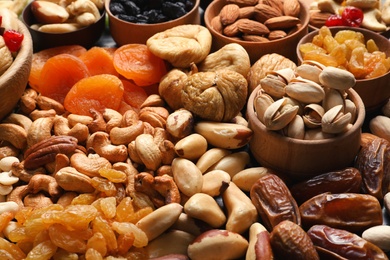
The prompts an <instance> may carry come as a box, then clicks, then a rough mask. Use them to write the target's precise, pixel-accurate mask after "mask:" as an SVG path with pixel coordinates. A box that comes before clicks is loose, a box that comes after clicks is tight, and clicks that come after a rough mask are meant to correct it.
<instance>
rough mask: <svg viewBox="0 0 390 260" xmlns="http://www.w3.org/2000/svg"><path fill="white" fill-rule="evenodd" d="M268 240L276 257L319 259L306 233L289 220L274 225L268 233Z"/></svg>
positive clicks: (306, 259)
mask: <svg viewBox="0 0 390 260" xmlns="http://www.w3.org/2000/svg"><path fill="white" fill-rule="evenodd" d="M270 242H271V247H272V250H273V252H274V254H275V256H276V259H296V260H298V259H302V260H303V259H305V260H316V259H320V258H319V256H318V253H317V251H316V249H315V247H314V245H313V242H312V241H311V240H310V238H309V236H308V235H307V233H306V232H305V231H304V230H303V229H302V228H301V227H300V226H299V225H297V224H295V223H294V222H291V221H289V220H285V221H282V222H280V223H279V224H278V225H276V226H275V227H274V229H273V230H272V232H271V233H270Z"/></svg>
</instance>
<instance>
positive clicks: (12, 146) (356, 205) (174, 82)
mask: <svg viewBox="0 0 390 260" xmlns="http://www.w3.org/2000/svg"><path fill="white" fill-rule="evenodd" d="M191 27H193V28H191ZM175 30H177V31H175ZM182 31H185V32H187V33H193V32H196V33H195V34H193V35H190V37H188V34H186V35H185V37H182V38H180V37H179V39H178V37H177V34H179V33H180V32H182ZM160 36H161V35H160ZM164 36H168V37H165V38H166V39H165V40H166V42H165V43H166V44H165V45H164V49H159V50H158V51H157V49H155V48H156V46H158V44H156V45H154V46H153V47H154V48H150V47H149V46H147V45H146V46H144V45H125V46H123V47H121V48H117V49H106V48H98V47H94V48H91V49H89V50H85V49H83V48H82V47H80V46H65V47H59V48H56V49H48V50H44V51H42V52H39V53H36V54H35V55H34V61H33V68H32V72H31V76H30V85H31V87H30V88H27V89H26V91H25V93H24V95H23V96H22V98H21V99H20V101H19V104H18V106H17V108H16V110H15V112H14V113H12V114H11V115H9V116H8V117H7V118H5V119H4V120H3V121H2V122H1V123H0V140H2V145H1V146H0V156H1V158H2V159H1V160H0V169H2V171H3V173H2V176H0V183H1V184H2V185H4V189H3V190H2V192H3V193H2V194H3V195H2V196H3V198H4V199H5V200H6V201H5V202H1V203H0V231H2V233H3V235H4V236H3V237H1V238H0V257H1V258H5V259H6V258H9V259H35V258H38V257H39V258H40V259H60V258H66V259H78V258H83V259H86V260H89V259H123V258H125V259H159V258H160V259H161V258H162V257H169V258H174V259H242V258H244V257H247V258H248V259H256V258H266V259H273V257H275V258H276V259H281V258H283V257H289V258H294V259H319V257H320V256H324V255H325V256H329V255H333V256H334V255H338V257H340V258H342V257H343V258H354V259H387V257H386V255H385V253H384V250H388V247H386V246H388V244H381V243H380V242H378V241H381V240H380V238H381V236H380V235H381V233H379V234H378V232H377V231H375V230H373V231H372V230H370V228H372V227H377V226H378V225H381V224H382V223H383V216H382V208H381V204H380V203H384V204H385V205H389V195H388V194H390V193H388V186H387V183H386V180H387V178H388V174H390V173H388V169H390V167H388V166H387V164H388V162H389V158H388V157H389V156H390V153H389V150H390V144H389V142H388V141H386V140H385V139H383V138H380V137H377V136H372V135H364V136H363V138H362V150H361V152H360V153H359V154H358V155H357V162H356V165H354V166H353V167H348V168H345V169H340V170H339V171H335V172H330V173H328V172H327V173H324V174H321V175H318V176H317V177H315V178H313V179H310V180H305V181H302V182H297V181H296V180H289V179H288V178H285V176H283V175H281V174H279V173H276V172H274V171H273V170H272V169H268V168H265V167H261V166H257V165H253V164H252V162H251V158H250V154H249V153H248V152H247V149H246V146H247V144H248V142H249V140H250V138H251V136H252V130H251V129H250V127H249V126H248V122H247V121H246V119H245V117H243V116H242V115H241V113H240V112H241V111H242V110H243V108H244V106H245V100H246V98H247V92H246V91H247V88H248V82H247V81H246V79H245V77H244V75H245V76H246V75H247V74H248V73H249V70H250V69H251V65H250V61H249V56H248V54H247V53H246V52H245V50H243V48H242V47H241V46H240V45H238V44H232V45H228V46H226V47H224V48H221V49H220V50H219V51H217V52H215V53H209V51H210V49H209V48H210V46H211V36H210V35H209V34H207V30H206V31H205V30H204V28H203V27H199V26H195V25H194V26H188V25H187V26H184V27H183V28H181V27H180V28H173V29H171V30H169V33H166V34H165V35H164ZM195 37H197V38H199V37H202V39H203V41H199V43H195V45H194V42H195V41H193V40H192V39H193V38H195ZM153 40H156V41H151V42H149V44H154V43H156V42H158V40H159V38H158V37H156V38H155V39H153ZM178 41H180V42H181V43H183V44H179V45H177V44H176V43H177V42H178ZM188 42H190V43H191V44H186V43H188ZM171 45H172V46H174V47H175V48H176V51H177V52H183V53H186V49H185V48H190V50H187V53H189V54H191V55H193V56H192V58H191V59H199V62H198V63H197V64H194V63H191V62H188V57H185V56H180V57H182V60H178V57H177V55H175V53H174V52H171V50H172V49H173V47H172V48H170V47H171ZM178 46H180V48H178ZM188 46H189V47H188ZM145 47H147V50H149V51H151V52H152V53H148V52H147V51H145V50H146V49H145ZM194 50H199V51H198V52H196V51H194ZM128 52H131V53H133V56H132V57H133V58H134V57H136V58H137V59H135V61H134V59H132V62H130V60H129V59H128V58H129V57H128ZM134 52H135V53H136V54H138V55H134ZM152 55H155V56H154V57H153V58H150V57H152ZM162 55H164V57H166V58H164V63H169V64H168V65H170V66H167V67H165V69H167V70H168V71H163V70H162V67H161V63H160V61H161V60H159V59H162V58H161V57H160V56H162ZM180 57H179V59H180ZM199 57H203V58H199ZM282 58H284V57H282ZM117 59H118V60H117ZM284 59H285V58H284ZM123 61H127V62H123ZM139 61H142V62H144V63H142V64H139ZM171 61H173V62H175V63H177V64H181V67H180V68H178V67H176V66H172V64H173V62H171ZM148 62H151V64H149V66H146V64H147V63H148ZM185 64H187V65H185ZM222 64H223V65H222ZM101 65H104V66H101ZM111 65H112V66H111ZM61 70H65V72H64V73H67V74H66V76H67V78H69V82H67V83H66V85H57V84H61V82H58V81H55V80H56V79H55V77H57V76H59V74H60V73H62V71H61ZM53 74H54V75H53ZM156 75H159V77H157V76H156ZM154 77H156V78H154ZM160 78H161V79H160ZM52 80H54V83H53V82H52ZM133 80H134V81H136V82H138V84H140V85H143V84H145V86H139V85H137V84H135V83H134V82H133ZM148 80H150V81H148ZM156 80H157V81H159V84H158V88H157V89H155V91H154V92H152V93H150V92H148V95H145V96H144V94H145V93H146V91H147V90H150V85H148V84H152V85H153V84H154V83H156V82H155V81H156ZM46 81H47V82H46ZM49 82H51V83H53V84H52V87H53V86H54V89H55V91H53V92H47V93H48V94H43V93H44V92H45V91H48V90H49V88H48V87H47V85H49ZM146 85H148V86H146ZM102 89H104V92H103V90H102ZM128 89H130V90H128ZM177 93H180V94H182V95H183V96H184V97H186V98H188V99H190V100H197V101H198V102H193V103H192V104H190V105H189V106H186V107H185V106H184V104H183V103H184V102H183V100H184V99H182V95H179V96H178V95H177ZM73 101H77V102H79V103H82V104H83V106H82V107H77V106H74V105H69V104H70V103H68V102H73ZM77 102H76V103H77ZM117 102H118V103H119V105H118V103H117ZM67 104H68V105H69V107H68V108H67ZM113 104H115V106H112V105H113ZM171 104H173V105H174V106H177V108H173V106H171ZM213 104H218V107H216V108H215V107H212V106H213ZM202 105H203V110H202ZM210 107H212V108H210ZM74 108H76V109H75V110H74V111H71V109H74ZM86 108H89V110H85V109H86ZM213 109H214V110H216V109H218V110H219V111H214V113H212V112H213ZM202 111H203V112H204V113H202ZM84 112H85V113H84ZM216 112H218V113H216ZM213 114H215V115H218V118H216V117H215V118H213V119H211V116H212V115H213ZM378 151H381V152H378ZM372 158H375V162H380V163H379V164H375V165H373V164H372V163H371V162H373V159H372ZM369 165H372V168H369V167H367V166H369ZM2 188H3V187H2ZM386 210H389V208H387V209H386ZM363 231H365V232H367V231H368V233H369V236H367V240H366V239H363V238H362V236H361V234H362V232H363ZM368 237H370V239H368ZM378 237H379V239H378ZM365 238H366V237H365ZM369 241H372V242H369ZM173 245H174V246H173ZM351 245H352V246H351ZM379 246H380V247H379Z"/></svg>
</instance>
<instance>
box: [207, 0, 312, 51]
mask: <svg viewBox="0 0 390 260" xmlns="http://www.w3.org/2000/svg"><path fill="white" fill-rule="evenodd" d="M298 1H299V3H300V5H301V10H305V14H300V16H303V15H305V18H306V19H305V20H303V23H302V26H301V28H299V29H298V30H297V31H295V32H294V33H292V34H290V35H288V36H286V37H284V38H281V39H276V40H272V41H270V42H250V41H243V40H238V39H235V38H232V37H227V36H225V35H223V34H221V33H219V32H217V31H216V30H215V29H214V28H213V27H212V26H211V19H212V17H211V15H210V12H211V11H210V10H211V9H212V8H214V7H215V5H217V4H219V2H226V0H214V1H212V2H211V3H210V4H209V5H208V6H207V8H206V10H205V12H204V23H205V25H206V27H207V29H209V30H210V32H211V33H212V34H214V35H216V36H218V37H221V38H222V39H223V40H224V41H231V42H235V43H239V44H242V45H247V46H266V45H269V44H274V43H279V42H283V41H285V40H288V39H291V38H293V37H294V36H296V35H297V34H299V33H300V32H302V31H303V30H305V28H307V27H308V25H309V20H310V14H309V7H308V6H307V4H306V3H305V2H303V1H302V0H298ZM302 7H303V8H302ZM208 18H210V19H208Z"/></svg>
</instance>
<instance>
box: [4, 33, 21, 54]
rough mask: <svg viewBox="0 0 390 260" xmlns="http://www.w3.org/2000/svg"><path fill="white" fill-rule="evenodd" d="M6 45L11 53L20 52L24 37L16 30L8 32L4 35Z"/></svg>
mask: <svg viewBox="0 0 390 260" xmlns="http://www.w3.org/2000/svg"><path fill="white" fill-rule="evenodd" d="M3 38H4V42H5V45H6V46H7V47H8V49H9V50H10V51H11V52H15V51H18V50H19V49H20V46H22V41H23V38H24V35H23V34H22V33H19V32H17V31H15V30H6V31H5V32H4V34H3Z"/></svg>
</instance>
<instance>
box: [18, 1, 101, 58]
mask: <svg viewBox="0 0 390 260" xmlns="http://www.w3.org/2000/svg"><path fill="white" fill-rule="evenodd" d="M105 17H106V12H105V10H103V11H101V16H100V19H99V20H98V21H97V22H96V23H94V24H92V25H89V26H87V27H84V28H82V29H80V30H77V31H74V32H68V33H46V32H41V31H38V30H35V29H32V28H30V26H31V25H33V24H36V23H37V21H36V19H35V17H34V15H33V13H32V11H31V3H29V4H28V5H26V7H25V8H24V10H23V12H22V21H23V22H24V23H25V25H26V26H27V27H28V29H29V31H30V34H31V37H32V39H33V43H34V46H33V47H34V52H37V51H40V50H44V49H48V48H52V47H57V46H61V45H73V44H78V45H81V46H84V47H85V48H87V49H89V48H91V47H92V46H94V45H95V43H96V42H97V41H98V40H99V39H100V37H101V36H102V35H103V32H104V30H105V27H106V23H105V20H106V19H105Z"/></svg>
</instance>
